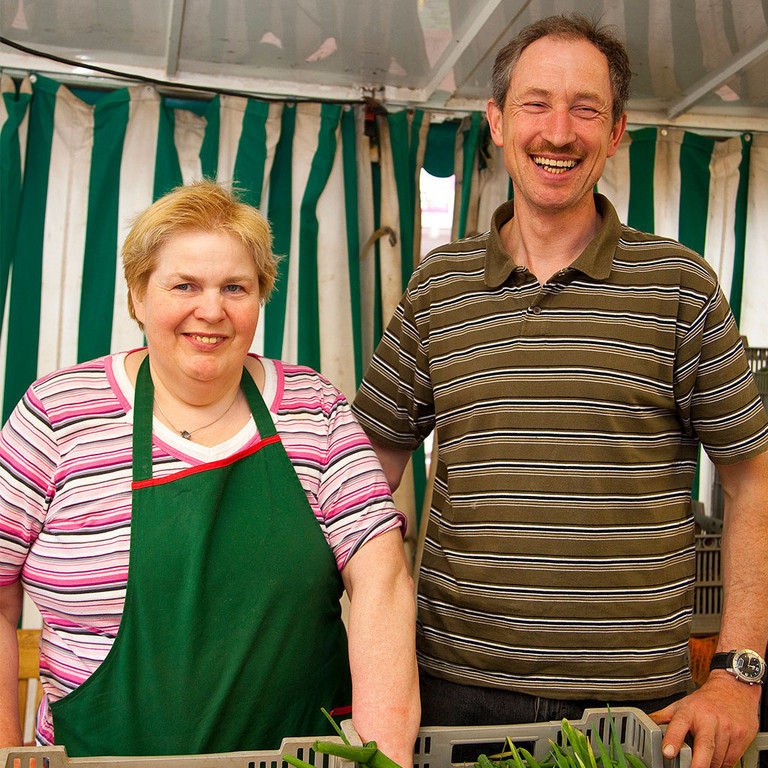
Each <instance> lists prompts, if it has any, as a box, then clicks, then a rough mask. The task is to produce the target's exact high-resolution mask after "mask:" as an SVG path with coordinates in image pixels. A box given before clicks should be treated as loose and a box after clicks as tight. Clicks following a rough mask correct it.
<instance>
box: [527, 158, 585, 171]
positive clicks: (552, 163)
mask: <svg viewBox="0 0 768 768" xmlns="http://www.w3.org/2000/svg"><path fill="white" fill-rule="evenodd" d="M533 162H534V163H536V165H538V166H539V168H544V169H546V170H547V171H549V172H550V173H565V171H568V170H570V169H571V168H575V167H576V161H575V160H552V159H551V158H549V157H534V158H533Z"/></svg>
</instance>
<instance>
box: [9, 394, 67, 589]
mask: <svg viewBox="0 0 768 768" xmlns="http://www.w3.org/2000/svg"><path fill="white" fill-rule="evenodd" d="M57 457H58V446H57V444H56V440H55V436H54V433H53V429H52V428H51V424H50V422H49V420H48V417H47V414H46V413H45V409H44V407H43V405H42V403H41V402H40V400H39V399H38V398H37V397H36V396H35V393H34V391H33V389H29V390H28V391H27V393H26V394H25V396H24V398H23V399H22V401H21V402H20V403H19V404H18V405H17V406H16V408H15V409H14V411H13V412H12V413H11V416H10V417H9V419H8V421H7V422H6V424H5V426H4V427H3V430H2V432H1V433H0V585H7V584H11V583H13V582H14V581H17V580H18V578H19V574H20V571H21V568H22V567H23V565H24V561H25V560H26V557H27V554H28V552H29V549H30V547H31V546H32V543H33V542H34V540H35V539H36V538H37V536H38V534H39V533H40V531H41V529H42V527H43V523H44V520H45V515H46V511H47V509H48V505H49V503H50V500H51V498H52V496H53V493H54V479H53V478H54V473H55V467H56V460H57Z"/></svg>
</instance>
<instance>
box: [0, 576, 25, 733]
mask: <svg viewBox="0 0 768 768" xmlns="http://www.w3.org/2000/svg"><path fill="white" fill-rule="evenodd" d="M21 601H22V591H21V582H20V581H16V582H14V583H13V584H9V585H7V586H5V587H0V747H18V746H19V745H21V743H22V740H23V736H22V733H21V721H20V720H19V693H18V691H19V646H18V641H17V637H16V627H17V625H18V623H19V616H20V615H21Z"/></svg>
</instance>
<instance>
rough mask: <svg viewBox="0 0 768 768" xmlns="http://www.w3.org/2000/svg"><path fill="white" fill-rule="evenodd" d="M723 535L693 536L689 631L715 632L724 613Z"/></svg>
mask: <svg viewBox="0 0 768 768" xmlns="http://www.w3.org/2000/svg"><path fill="white" fill-rule="evenodd" d="M721 541H722V536H721V535H720V534H715V533H702V534H698V535H697V536H696V583H695V585H694V587H693V618H692V620H691V634H692V635H694V636H696V635H698V636H701V635H716V634H718V632H720V617H721V614H722V612H723V579H722V574H721V570H720V547H721Z"/></svg>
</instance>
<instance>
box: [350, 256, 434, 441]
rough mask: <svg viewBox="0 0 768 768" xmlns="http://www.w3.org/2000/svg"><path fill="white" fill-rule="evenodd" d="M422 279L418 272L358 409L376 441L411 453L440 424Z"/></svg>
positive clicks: (363, 388) (357, 400) (392, 323)
mask: <svg viewBox="0 0 768 768" xmlns="http://www.w3.org/2000/svg"><path fill="white" fill-rule="evenodd" d="M418 279H419V272H418V271H417V272H416V273H414V276H413V277H412V278H411V283H410V284H409V286H408V290H407V291H406V292H405V294H404V295H403V298H402V299H401V301H400V304H399V305H398V307H397V309H396V310H395V313H394V314H393V316H392V319H391V320H390V322H389V325H388V327H387V329H386V331H385V332H384V335H383V337H382V339H381V341H380V342H379V345H378V347H377V348H376V352H375V353H374V355H373V358H372V360H371V364H370V366H369V367H368V370H367V372H366V374H365V377H364V378H363V381H362V383H361V385H360V389H359V390H358V393H357V396H356V397H355V401H354V406H353V410H354V413H355V416H356V417H357V419H358V420H359V422H360V424H361V425H362V427H363V429H364V430H365V431H366V433H367V434H368V435H369V437H371V439H372V440H375V441H376V442H378V443H381V444H382V445H387V446H390V447H393V448H401V449H404V450H409V451H413V450H415V449H416V448H418V447H419V445H421V443H422V442H423V440H424V438H425V437H426V436H427V435H429V433H430V432H431V431H432V429H433V428H434V426H435V406H434V396H433V391H432V380H431V376H430V371H429V356H428V340H429V299H428V296H427V294H426V291H425V290H424V289H422V288H421V287H420V285H419V283H418ZM420 307H421V308H420Z"/></svg>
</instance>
